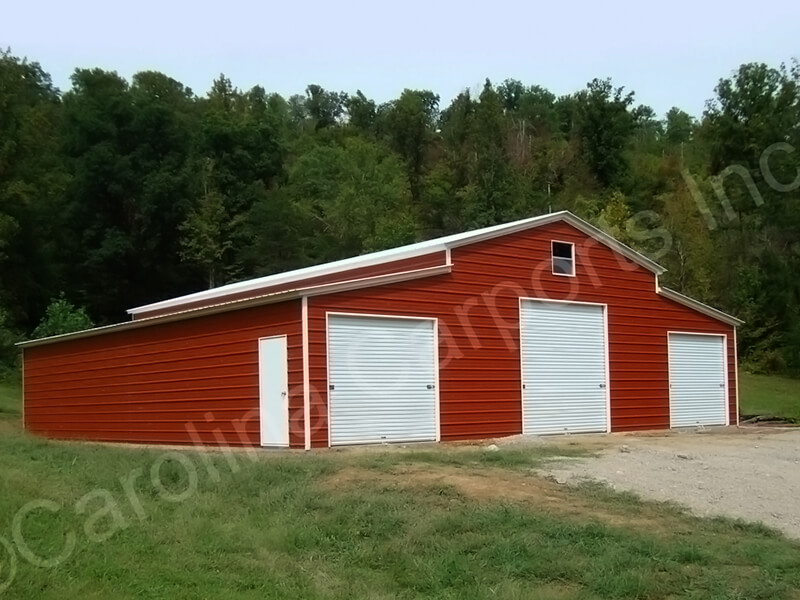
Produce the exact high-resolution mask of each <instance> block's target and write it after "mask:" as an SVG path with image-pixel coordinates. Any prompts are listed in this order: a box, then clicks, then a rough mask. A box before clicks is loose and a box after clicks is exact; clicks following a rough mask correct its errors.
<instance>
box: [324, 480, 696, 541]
mask: <svg viewBox="0 0 800 600" xmlns="http://www.w3.org/2000/svg"><path fill="white" fill-rule="evenodd" d="M376 484H377V485H380V486H389V487H397V488H405V489H407V488H430V487H431V486H447V487H450V488H453V489H455V490H456V491H457V492H458V493H460V494H462V495H464V496H465V497H467V498H470V499H473V500H477V501H479V502H486V503H498V502H510V503H513V504H522V505H525V506H527V507H529V508H531V509H532V510H535V511H536V512H539V513H542V512H544V513H548V514H553V515H561V516H569V517H579V518H581V519H586V518H587V517H589V518H594V519H597V520H598V521H601V522H603V523H606V524H609V525H613V526H620V527H642V528H646V529H647V530H649V531H651V532H654V533H659V534H663V535H679V534H684V533H690V531H691V530H690V528H689V527H688V526H687V525H685V524H681V523H679V522H669V523H667V522H665V518H664V514H662V513H660V512H658V511H657V509H654V508H652V507H648V506H641V507H636V508H635V509H633V510H632V509H631V507H629V506H625V507H619V508H616V507H613V506H601V503H599V502H597V501H593V500H592V499H591V498H590V497H585V496H583V495H581V494H576V493H575V492H574V491H573V490H571V489H569V488H567V487H565V486H563V485H559V484H558V483H556V482H555V481H551V480H549V479H546V478H544V477H541V476H539V475H538V474H535V473H531V474H528V475H526V474H525V473H518V472H514V471H508V470H504V469H497V468H481V467H458V466H450V465H420V464H408V465H401V466H398V467H395V468H393V469H391V470H388V471H378V470H375V469H366V468H355V467H350V468H346V469H342V470H340V471H337V472H336V473H333V474H332V475H330V476H329V477H327V478H326V479H325V481H324V483H323V485H324V486H326V487H329V488H333V489H341V488H342V487H349V486H354V487H360V486H365V485H376Z"/></svg>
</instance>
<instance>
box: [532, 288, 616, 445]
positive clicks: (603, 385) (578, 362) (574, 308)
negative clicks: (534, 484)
mask: <svg viewBox="0 0 800 600" xmlns="http://www.w3.org/2000/svg"><path fill="white" fill-rule="evenodd" d="M520 329H521V331H520V337H521V341H522V344H521V352H522V388H523V389H522V418H523V429H522V430H523V432H524V433H529V434H548V433H565V432H569V433H589V432H604V431H607V430H608V389H607V386H608V378H607V366H606V325H605V308H604V307H603V306H601V305H596V304H578V303H566V302H564V303H561V302H543V301H538V300H522V301H521V306H520Z"/></svg>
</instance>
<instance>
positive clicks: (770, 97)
mask: <svg viewBox="0 0 800 600" xmlns="http://www.w3.org/2000/svg"><path fill="white" fill-rule="evenodd" d="M720 77H721V79H719V81H717V82H716V83H715V82H713V81H712V82H709V100H708V102H707V104H706V108H705V110H704V112H703V114H702V115H700V116H698V117H694V116H692V115H689V114H687V113H686V112H685V111H683V110H681V109H680V108H678V107H675V108H672V109H671V110H669V112H668V113H667V114H666V115H663V117H661V116H659V115H657V114H655V112H654V111H653V109H652V108H650V107H648V106H645V105H642V104H640V103H638V102H637V101H636V98H635V95H634V92H633V91H630V90H627V89H626V88H624V87H621V86H618V85H617V82H612V81H611V80H610V79H604V78H597V79H594V80H592V81H590V82H588V83H587V85H586V86H585V87H584V88H583V89H580V90H577V91H575V92H574V93H571V94H567V95H561V96H558V95H556V94H554V93H552V92H550V91H548V90H547V89H546V88H545V87H541V86H540V85H536V84H531V83H524V82H521V81H517V80H513V79H509V80H506V81H502V82H492V81H489V80H486V82H485V84H484V85H483V87H482V89H476V90H467V89H465V90H464V91H463V92H462V93H461V94H459V95H458V96H457V97H456V98H455V99H453V100H452V102H450V103H449V104H447V105H444V104H443V103H440V97H439V96H438V95H437V93H436V92H435V91H432V90H415V89H406V90H405V91H403V92H402V94H400V96H399V97H398V98H396V99H394V100H391V101H389V102H385V103H378V102H376V101H375V100H372V99H370V98H369V97H367V96H366V95H365V94H363V93H362V92H361V91H359V90H356V91H354V92H353V91H334V90H328V89H323V88H322V87H320V86H319V85H315V84H310V85H308V87H307V88H306V89H305V91H304V92H303V93H298V94H296V95H293V96H290V97H288V98H287V97H282V96H281V95H279V94H276V93H271V92H269V91H268V90H267V89H265V88H262V87H254V88H252V89H250V90H242V89H238V88H237V87H236V86H235V84H234V83H233V82H231V81H230V80H229V79H227V78H226V77H225V76H224V75H220V76H219V77H218V78H217V79H216V80H214V81H213V84H212V85H211V89H210V90H208V92H206V93H203V94H198V93H196V92H195V91H193V90H191V89H189V88H188V87H186V86H184V85H183V84H181V83H180V82H179V81H177V80H175V79H173V78H171V77H169V76H168V75H166V74H163V73H158V72H152V71H143V72H139V73H137V74H136V75H134V76H133V77H132V78H131V80H130V81H128V80H126V79H125V78H123V77H121V76H120V75H118V74H117V73H115V72H113V71H106V70H101V69H96V68H78V69H76V70H75V71H74V73H73V75H72V78H71V88H70V89H68V90H59V89H57V88H56V87H55V86H54V85H53V83H52V80H51V78H50V76H49V75H48V73H47V72H46V71H45V70H44V69H43V67H42V66H40V65H39V64H38V63H36V62H33V61H31V60H28V59H26V58H22V57H19V56H15V55H14V54H13V53H12V51H11V50H6V51H3V52H0V364H2V365H4V366H5V367H6V368H11V367H12V366H13V365H14V363H15V361H17V360H18V358H17V350H16V349H15V347H14V343H15V342H17V341H19V340H22V339H26V338H29V337H31V336H38V335H47V334H48V333H54V332H56V331H55V330H54V329H53V327H54V325H53V323H54V322H59V320H60V321H62V323H61V324H60V325H55V327H64V326H69V323H67V325H65V324H64V323H63V321H65V320H66V321H70V320H71V323H72V328H73V329H74V328H76V327H80V326H87V325H90V324H92V323H93V324H96V325H102V324H107V323H111V322H117V321H120V320H124V319H125V318H126V315H125V309H126V308H130V307H132V306H137V305H141V304H145V303H149V302H154V301H157V300H161V299H165V298H168V297H172V296H176V295H179V294H185V293H189V292H193V291H198V290H200V289H204V288H207V287H213V286H218V285H222V284H225V283H229V282H232V281H237V280H241V279H247V278H251V277H256V276H260V275H266V274H270V273H275V272H279V271H284V270H287V269H293V268H297V267H301V266H306V265H311V264H316V263H321V262H327V261H331V260H335V259H339V258H344V257H348V256H354V255H357V254H360V253H364V252H369V251H373V250H378V249H383V248H388V247H392V246H396V245H400V244H405V243H410V242H414V241H418V240H423V239H428V238H432V237H438V236H441V235H446V234H449V233H454V232H459V231H465V230H468V229H474V228H478V227H483V226H487V225H492V224H496V223H502V222H506V221H511V220H515V219H520V218H525V217H530V216H535V215H539V214H544V213H547V212H549V211H555V210H561V209H568V210H571V211H573V212H574V213H576V214H577V215H579V216H581V217H582V218H584V219H587V220H589V221H591V222H592V223H594V224H596V225H597V226H599V227H601V228H603V229H605V230H606V231H608V232H610V233H611V234H613V235H615V236H616V237H617V238H618V239H620V240H621V241H623V242H625V243H626V244H628V245H630V246H632V247H634V248H635V249H637V250H639V251H642V252H644V253H645V254H647V255H648V256H649V257H650V258H652V259H654V260H656V261H657V262H659V263H660V264H662V265H663V266H665V267H666V268H667V269H668V272H667V273H666V274H665V275H664V276H662V282H663V283H664V285H668V286H670V287H672V288H674V289H677V290H679V291H682V292H683V293H685V294H688V295H691V296H693V297H695V298H697V299H699V300H701V301H703V302H706V303H709V304H711V305H713V306H715V307H718V308H720V309H722V310H725V311H726V312H729V313H731V314H733V315H735V316H737V317H739V318H741V319H743V320H744V321H745V322H746V323H745V325H743V326H742V327H741V328H740V330H739V355H740V359H741V361H742V364H743V366H744V367H745V368H747V369H748V370H751V371H754V372H780V373H786V374H792V375H800V204H799V203H798V200H800V151H798V146H799V145H800V64H798V62H797V61H796V60H794V61H791V62H790V63H789V64H788V65H772V66H770V65H765V64H758V63H751V64H744V65H741V66H739V67H738V68H735V65H732V70H731V72H730V73H721V74H720Z"/></svg>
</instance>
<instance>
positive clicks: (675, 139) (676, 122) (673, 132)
mask: <svg viewBox="0 0 800 600" xmlns="http://www.w3.org/2000/svg"><path fill="white" fill-rule="evenodd" d="M664 127H665V130H666V131H665V139H666V141H667V144H669V145H670V146H678V145H680V144H686V143H688V142H689V141H690V140H691V139H692V132H693V130H694V119H692V117H691V116H690V115H689V113H687V112H686V111H683V110H681V109H680V108H678V107H677V106H673V107H672V108H670V109H669V112H668V113H667V118H666V122H665V125H664Z"/></svg>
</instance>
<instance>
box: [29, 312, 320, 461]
mask: <svg viewBox="0 0 800 600" xmlns="http://www.w3.org/2000/svg"><path fill="white" fill-rule="evenodd" d="M272 335H286V336H287V343H288V362H289V414H290V428H289V431H290V443H291V446H292V447H299V448H302V447H303V445H304V427H303V425H304V421H303V392H302V385H303V364H302V329H301V308H300V301H299V300H297V301H291V302H284V303H280V304H272V305H267V306H260V307H255V308H249V309H244V310H238V311H232V312H226V313H221V314H215V315H209V316H205V317H196V318H193V319H188V320H183V321H177V322H172V323H164V324H160V325H159V324H154V325H151V326H148V327H141V328H137V329H130V330H122V331H119V332H109V333H106V334H103V335H98V336H94V337H88V338H82V339H76V340H65V341H63V342H60V343H53V344H49V345H43V346H33V347H30V348H26V349H25V373H24V386H25V387H24V389H25V427H26V429H28V430H29V431H32V432H34V433H38V434H41V435H46V436H48V437H55V438H65V439H90V440H100V441H113V442H149V443H165V444H193V443H197V444H210V445H215V444H223V445H231V446H240V445H256V446H257V445H259V430H260V426H259V412H258V398H259V393H258V338H260V337H266V336H272Z"/></svg>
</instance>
